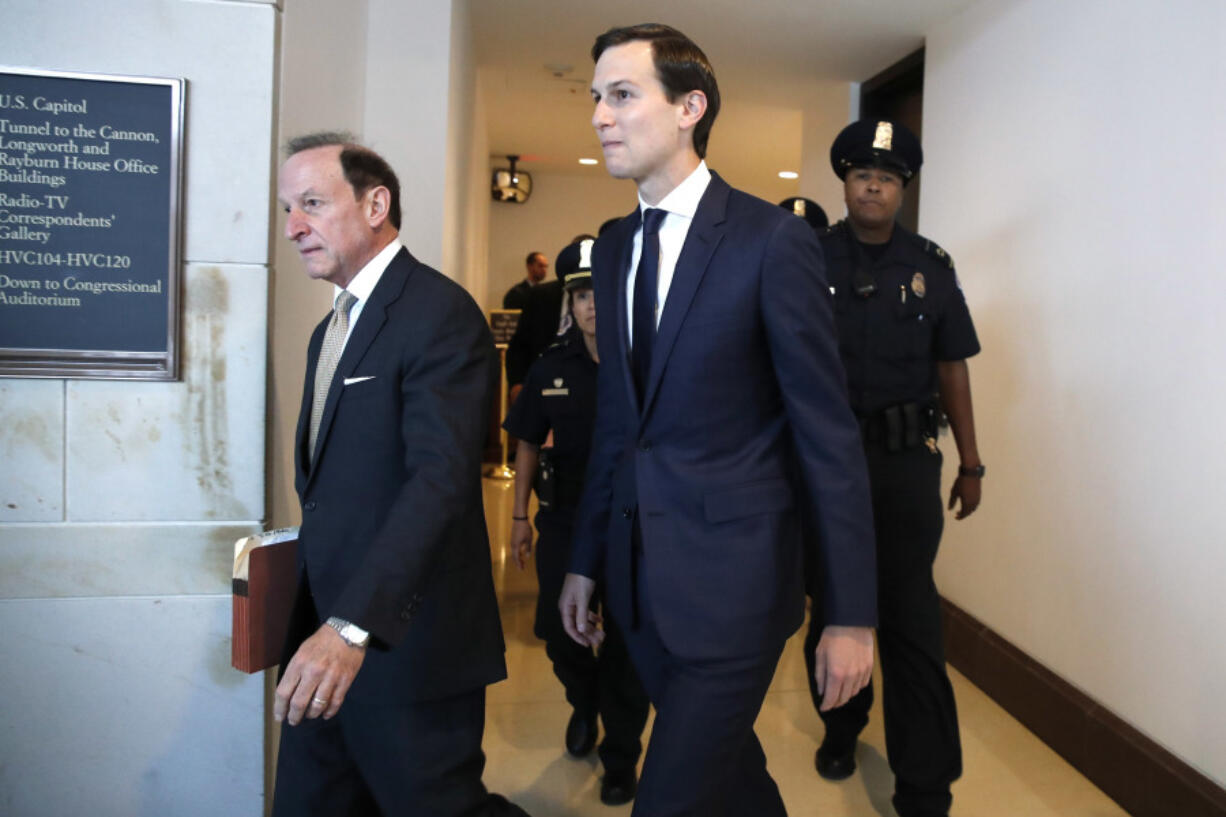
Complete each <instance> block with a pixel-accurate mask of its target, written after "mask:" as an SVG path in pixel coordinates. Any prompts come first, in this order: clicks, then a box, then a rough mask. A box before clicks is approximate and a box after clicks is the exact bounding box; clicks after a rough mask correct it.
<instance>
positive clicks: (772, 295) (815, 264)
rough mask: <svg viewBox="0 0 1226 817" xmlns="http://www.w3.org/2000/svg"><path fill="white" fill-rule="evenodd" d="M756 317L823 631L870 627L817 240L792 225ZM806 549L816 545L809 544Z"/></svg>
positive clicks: (864, 543)
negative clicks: (788, 445) (815, 572)
mask: <svg viewBox="0 0 1226 817" xmlns="http://www.w3.org/2000/svg"><path fill="white" fill-rule="evenodd" d="M763 265H764V266H763V270H762V289H761V295H760V297H761V308H762V313H763V315H764V316H765V324H766V327H767V340H768V343H769V344H770V353H771V359H772V363H773V365H774V368H775V374H776V378H777V380H778V383H779V388H780V392H781V395H782V398H783V401H784V407H785V410H786V412H787V416H788V421H789V424H790V425H791V428H792V434H793V437H794V441H795V446H796V453H797V463H798V466H799V469H800V472H801V475H802V476H803V482H804V491H805V493H804V496H805V497H806V500H807V501H806V502H805V504H806V505H807V510H808V512H809V513H810V517H811V522H812V527H813V530H814V532H815V536H813V535H810V536H807V537H806V540H807V541H806V544H805V546H806V547H807V548H816V549H817V553H816V554H814V553H809V554H808V556H809V557H810V558H813V557H814V556H816V558H817V560H818V561H816V562H815V564H819V565H821V568H822V570H821V574H822V579H823V581H824V589H825V593H824V598H825V603H826V611H825V612H826V621H827V622H828V623H830V624H836V625H844V626H874V625H875V624H876V621H877V592H876V587H877V581H876V553H875V550H876V547H875V544H874V537H873V522H872V508H871V504H870V498H869V487H868V471H867V467H866V466H865V462H864V452H863V449H862V447H861V443H860V432H859V428H858V426H857V424H856V421H855V417H854V416H853V415H852V412H851V408H850V404H849V401H848V396H847V379H846V375H845V374H844V371H843V364H842V361H841V360H840V358H839V347H838V339H837V337H836V335H835V326H834V318H833V314H832V310H831V303H830V294H829V293H830V290H829V287H828V285H827V283H826V276H825V265H824V263H823V261H822V254H821V249H820V247H819V245H818V243H817V238H816V236H814V234H813V230H812V228H810V227H809V226H808V225H807V224H806V223H805V222H804V221H803V220H802V219H798V218H786V219H780V221H779V223H778V225H777V227H776V228H775V231H774V234H773V235H772V236H771V239H770V241H769V243H768V245H767V251H766V255H765V258H764V260H763ZM815 540H816V541H815Z"/></svg>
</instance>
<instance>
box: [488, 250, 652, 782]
mask: <svg viewBox="0 0 1226 817" xmlns="http://www.w3.org/2000/svg"><path fill="white" fill-rule="evenodd" d="M592 243H593V242H592V240H590V239H587V240H584V241H582V242H579V243H575V244H571V245H570V246H568V247H567V248H566V249H564V250H562V252H561V254H560V255H559V256H558V259H557V263H556V264H555V265H554V266H555V268H556V270H557V273H558V277H559V278H560V279H561V283H562V285H563V286H564V288H565V292H566V301H565V305H566V309H565V310H564V311H563V313H562V326H561V327H560V328H559V331H558V335H559V337H558V339H557V341H556V342H555V343H554V344H553V345H552V346H550V347H549V348H548V349H546V350H545V352H544V353H542V354H541V356H540V357H539V358H537V359H536V362H535V363H533V364H532V366H531V368H529V369H528V373H527V375H526V377H525V378H524V386H523V390H522V391H521V392H520V395H519V398H518V399H517V400H516V401H515V403H514V404H513V405H512V406H511V410H510V412H509V413H508V415H507V419H506V422H505V423H503V428H505V429H506V430H507V433H509V434H511V435H512V436H515V437H518V438H519V446H518V449H517V451H516V454H515V502H514V505H513V510H512V517H511V518H512V522H511V547H512V549H513V551H514V555H515V561H516V562H517V563H518V565H519V567H520V568H521V569H523V568H524V567H525V566H526V564H527V560H528V559H529V557H530V556H531V554H532V527H531V525H529V524H528V500H529V494H530V492H531V489H532V487H533V486H534V483H535V488H536V491H537V499H538V503H539V506H540V510H539V512H538V513H537V515H536V529H537V531H538V532H539V533H540V541H539V542H538V544H537V549H536V575H537V580H538V583H539V585H540V592H539V594H538V596H537V605H536V621H535V624H534V628H533V630H534V632H535V634H536V636H537V638H540V639H542V640H543V641H544V642H545V653H546V655H548V656H549V660H550V661H551V662H552V664H553V671H554V674H555V675H557V677H558V680H559V681H561V682H562V686H563V687H565V689H566V700H567V701H569V702H570V704H571V706H572V707H574V713H573V714H572V715H571V718H570V722H569V724H568V725H567V727H566V750H567V751H568V752H570V754H572V755H574V756H575V757H583V756H584V755H586V754H588V753H589V752H590V751H591V750H592V747H593V746H594V745H595V743H596V736H597V715H598V714H599V716H600V720H602V721H604V727H605V737H604V741H603V742H602V743H601V744H600V750H599V753H600V760H601V763H603V764H604V769H605V776H604V779H603V780H602V781H601V786H600V799H601V801H602V802H604V803H606V804H608V805H620V804H622V803H627V802H629V801H630V800H632V799H633V798H634V794H635V791H636V790H637V787H638V781H637V778H636V775H635V765H636V764H637V763H638V759H639V754H640V753H641V751H642V744H641V740H640V738H641V736H642V733H643V727H644V726H645V725H646V723H647V713H648V708H649V706H650V704H649V701H648V699H647V693H646V692H645V691H644V690H643V687H642V684H641V683H640V682H639V679H638V676H637V675H636V674H635V671H634V666H633V665H632V664H631V662H630V656H629V653H627V651H626V644H625V641H624V640H623V639H622V636H621V633H620V632H619V631H618V629H617V626H616V624H615V623H614V622H613V621H612V620H610V619H609V618H608V617H607V614H606V617H605V620H604V628H605V633H606V637H605V640H604V643H603V644H602V645H601V647H600V651H599V654H597V653H594V652H593V651H592V649H591V648H590V647H584V646H581V645H579V644H577V643H576V642H574V641H572V640H571V639H570V637H568V636H567V635H566V632H565V631H564V630H563V629H562V618H561V614H560V613H559V611H558V596H559V595H560V593H561V591H562V580H563V578H564V577H565V576H566V566H567V564H568V563H569V560H570V541H571V532H572V529H573V527H574V516H575V509H576V507H577V506H578V504H579V497H580V495H581V494H582V492H583V475H584V472H585V470H586V468H587V460H588V453H589V450H590V446H591V440H592V426H593V424H594V423H595V419H596V366H597V363H598V357H597V354H596V306H595V301H594V300H593V296H592V267H591V248H592ZM555 314H556V313H555ZM551 435H552V445H548V443H547V440H548V439H549V438H550V436H551ZM545 446H548V447H545Z"/></svg>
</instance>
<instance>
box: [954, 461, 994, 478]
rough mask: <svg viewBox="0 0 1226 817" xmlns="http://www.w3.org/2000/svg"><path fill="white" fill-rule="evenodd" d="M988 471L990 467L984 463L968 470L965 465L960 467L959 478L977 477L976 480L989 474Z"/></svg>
mask: <svg viewBox="0 0 1226 817" xmlns="http://www.w3.org/2000/svg"><path fill="white" fill-rule="evenodd" d="M987 471H988V467H987V466H986V465H984V464H982V463H980V464H979V465H976V466H975V467H974V468H967V467H966V466H965V465H959V466H958V476H960V477H975V478H976V479H980V478H982V477H983V475H984V474H986V473H987Z"/></svg>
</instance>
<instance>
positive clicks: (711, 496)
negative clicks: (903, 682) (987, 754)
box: [559, 25, 876, 817]
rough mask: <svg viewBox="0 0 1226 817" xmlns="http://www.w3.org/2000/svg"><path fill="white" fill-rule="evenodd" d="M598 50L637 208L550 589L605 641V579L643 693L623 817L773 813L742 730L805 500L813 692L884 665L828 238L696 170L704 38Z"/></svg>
mask: <svg viewBox="0 0 1226 817" xmlns="http://www.w3.org/2000/svg"><path fill="white" fill-rule="evenodd" d="M592 56H593V58H594V59H595V60H596V70H595V75H594V77H593V80H592V96H593V99H594V100H595V103H596V107H595V112H594V114H593V117H592V124H593V125H594V126H595V128H596V133H597V135H598V137H599V138H600V142H601V146H602V147H603V149H604V155H605V162H606V164H607V166H608V168H609V172H610V173H611V174H612V175H613V176H616V177H618V178H631V179H634V180H635V182H636V183H637V185H638V192H639V203H640V208H639V210H638V211H636V212H635V213H633V214H631V215H630V216H628V217H627V218H625V219H623V220H622V222H621V223H620V224H618V225H616V226H615V227H613V228H612V229H610V230H609V231H608V232H607V233H605V234H604V235H603V236H602V237H601V238H600V240H599V241H598V242H597V243H596V247H595V251H594V253H593V258H592V271H593V278H594V281H595V291H596V301H597V303H599V304H601V305H602V307H601V310H602V314H603V315H605V316H606V318H605V319H602V320H601V321H600V322H599V323H598V324H597V339H598V346H599V350H600V360H601V366H600V373H599V385H598V389H599V396H598V401H597V405H598V410H597V419H596V432H595V436H594V437H593V447H592V456H591V460H590V463H591V465H590V467H589V470H588V476H587V483H586V490H585V494H584V498H583V501H582V504H581V505H580V508H579V512H578V515H577V524H576V535H575V541H574V543H573V557H572V560H571V571H572V572H571V574H570V575H568V576H567V579H566V583H565V585H564V587H563V591H562V597H561V600H560V602H559V604H560V606H561V609H562V613H563V620H564V622H565V624H566V626H567V629H568V632H569V633H570V634H571V636H572V637H573V638H575V639H576V640H578V641H580V642H581V643H594V642H597V641H599V638H600V632H599V630H598V629H596V628H595V615H594V614H592V613H589V611H588V600H589V599H590V597H591V594H592V590H593V588H594V586H595V582H596V580H597V579H600V578H603V579H604V581H605V583H606V596H605V598H606V600H607V604H608V605H609V609H610V610H611V611H612V613H613V617H614V618H615V619H616V620H617V621H618V622H619V623H621V624H622V625H623V629H625V630H627V633H626V638H627V642H628V645H629V648H630V653H631V656H632V658H633V659H634V662H635V666H636V668H637V669H638V671H639V675H640V677H641V678H642V681H643V685H644V687H645V688H646V689H647V692H648V694H649V695H650V697H651V699H652V702H653V703H654V704H655V705H656V710H657V716H656V721H655V725H654V727H653V731H652V736H651V742H650V744H649V746H648V749H647V755H646V759H645V761H644V766H643V775H642V780H641V783H640V788H639V793H638V798H637V800H636V801H635V809H634V813H635V814H636V815H650V817H674V816H675V815H694V817H699V815H701V817H711V815H735V816H736V817H740V815H755V817H777V815H783V814H785V813H786V811H785V809H784V805H783V801H782V799H781V798H780V796H779V791H778V789H777V788H776V786H775V783H774V781H773V780H772V779H771V777H770V774H769V773H768V772H767V770H766V759H765V757H764V755H763V752H762V748H761V745H760V744H759V743H758V740H757V738H756V736H755V735H754V733H753V723H754V719H755V718H756V716H757V714H758V711H759V709H760V707H761V705H762V701H763V698H764V697H765V694H766V690H767V687H768V686H769V684H770V681H771V677H772V676H773V674H774V671H775V665H776V663H777V662H778V659H779V656H780V653H781V652H782V650H783V645H784V642H785V641H786V639H787V638H788V636H789V635H790V634H791V633H792V632H793V631H795V630H796V628H797V627H798V626H799V625H800V623H801V620H802V619H803V617H804V587H803V573H804V571H803V569H802V562H803V552H804V551H803V549H804V547H805V543H806V542H809V541H812V540H813V538H812V537H806V536H804V535H802V523H803V522H804V521H805V519H804V517H806V516H809V515H811V516H812V518H813V522H814V524H815V525H816V530H817V533H818V534H819V537H818V541H820V543H821V551H820V557H821V559H822V563H823V565H824V566H825V567H826V571H825V575H826V576H827V579H828V586H827V590H828V593H827V594H826V596H825V599H826V603H827V610H826V619H825V620H826V621H827V622H828V626H827V627H826V629H825V631H824V632H823V635H822V638H821V641H820V643H819V645H818V646H817V648H816V652H817V675H818V677H817V683H818V685H819V686H820V687H821V688H822V690H823V691H824V694H825V696H826V698H825V702H824V705H825V706H827V707H830V706H837V705H839V704H840V703H842V702H844V701H846V700H847V699H848V698H849V697H850V696H851V695H853V694H854V693H855V692H856V691H858V690H859V689H860V688H862V687H863V686H864V684H865V683H867V682H868V679H869V676H870V674H871V670H872V663H873V647H872V631H871V629H870V628H871V627H872V625H873V624H874V622H875V617H876V611H875V593H874V589H875V585H874V559H873V531H872V519H871V514H870V508H869V494H868V481H867V476H866V473H865V466H864V456H863V453H862V452H861V450H860V438H859V431H858V428H857V426H856V423H855V420H854V418H853V417H852V414H851V412H850V410H849V409H848V407H847V396H846V385H845V378H844V375H843V369H842V366H841V365H840V363H839V356H838V344H837V342H836V339H835V335H834V325H833V321H832V317H831V308H830V294H829V291H828V290H827V288H826V284H825V282H824V280H823V278H822V260H821V254H820V251H819V249H818V245H817V241H816V238H815V237H814V235H813V231H812V230H811V229H810V228H809V227H808V226H807V225H806V224H805V223H804V222H803V221H801V220H800V219H797V218H793V217H792V216H791V215H790V214H788V213H786V212H784V211H783V210H782V209H780V208H779V207H777V206H775V205H773V204H770V203H768V202H765V201H761V200H759V199H755V198H753V197H752V196H748V195H746V194H744V193H741V192H739V191H736V190H733V189H732V188H730V187H729V186H728V185H727V184H726V183H725V182H724V181H723V180H722V179H720V178H719V177H718V176H716V175H714V174H713V173H711V172H710V171H709V170H708V169H707V166H706V163H705V162H704V161H703V156H705V154H706V145H707V137H708V135H709V132H710V129H711V122H712V120H713V119H714V118H715V114H716V112H717V111H718V108H719V89H718V87H717V85H716V83H715V76H714V73H713V72H712V70H711V67H710V64H709V63H708V61H707V59H706V56H705V55H704V54H703V53H702V51H701V50H700V49H699V48H698V47H697V46H696V45H695V44H694V43H693V42H691V41H690V40H689V39H688V38H686V37H685V36H684V35H683V34H681V33H680V32H678V31H676V30H674V29H671V28H668V27H667V26H659V25H643V26H635V27H632V28H626V29H613V30H611V31H609V32H607V33H605V34H604V35H602V36H601V37H600V38H598V39H597V41H596V45H595V47H594V48H593V50H592ZM625 625H629V626H628V627H626V626H625Z"/></svg>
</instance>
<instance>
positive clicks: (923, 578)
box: [805, 120, 984, 817]
mask: <svg viewBox="0 0 1226 817" xmlns="http://www.w3.org/2000/svg"><path fill="white" fill-rule="evenodd" d="M830 161H831V164H832V165H833V166H834V172H835V173H836V174H837V175H838V176H839V178H841V179H843V191H844V199H845V201H846V203H847V212H848V216H847V219H845V220H844V221H840V222H839V223H837V224H835V225H834V226H833V227H830V228H829V229H828V230H826V231H825V232H824V234H823V235H822V236H821V238H820V240H821V244H822V249H823V251H824V253H825V256H826V274H827V277H828V279H829V282H830V284H831V287H830V288H831V293H832V295H833V299H834V310H835V320H836V324H837V327H838V333H839V347H840V354H841V357H842V359H843V365H844V367H845V368H846V370H847V380H848V392H849V394H850V397H851V405H852V409H853V410H854V411H855V414H856V416H857V418H858V419H859V421H860V429H861V434H862V436H863V440H864V452H865V457H866V459H867V461H868V470H869V479H870V483H871V486H872V497H873V517H874V522H875V525H876V532H877V572H878V577H877V581H878V584H877V587H878V590H877V595H878V614H879V615H878V622H879V623H878V631H877V643H878V649H879V651H880V655H881V675H882V704H883V709H884V715H885V736H886V751H887V754H888V757H889V762H890V768H891V769H892V770H893V772H894V776H895V793H894V807H895V808H896V809H897V811H898V814H899V817H937V816H938V815H947V814H948V812H949V807H950V803H951V802H952V795H951V794H950V784H951V783H952V782H953V781H954V780H956V779H957V778H958V777H959V776H960V775H961V773H962V750H961V743H960V740H959V736H958V716H957V711H956V709H955V705H954V695H953V689H952V687H951V686H950V683H949V677H948V675H947V674H946V671H945V654H944V649H943V646H942V639H941V610H940V600H939V597H938V596H937V590H936V585H935V584H934V583H933V576H932V566H933V562H934V560H935V559H936V555H937V547H938V545H939V544H940V540H941V529H942V527H943V525H944V511H943V509H942V507H941V504H942V503H941V496H940V485H941V461H942V454H941V451H940V449H938V448H937V431H938V424H939V421H940V418H941V415H942V411H943V412H944V415H945V416H946V417H948V419H949V426H950V428H951V429H952V431H953V436H954V441H955V443H956V444H957V449H958V457H959V460H960V463H961V464H960V465H959V468H958V477H957V479H956V480H955V481H954V485H953V490H952V492H951V494H950V497H949V507H950V508H951V509H952V508H954V507H955V506H957V505H959V503H960V507H959V509H958V512H957V515H956V518H958V519H963V518H965V517H966V516H968V515H970V514H971V513H973V512H974V510H975V508H976V507H977V506H978V505H979V497H980V483H981V481H982V479H983V475H984V466H983V463H982V461H981V460H980V459H979V452H978V449H977V448H976V444H975V423H974V417H973V413H972V409H971V392H970V379H969V376H968V372H967V366H966V358H968V357H971V356H972V355H974V354H976V353H977V352H978V351H979V341H978V339H977V338H976V335H975V328H974V326H973V325H972V323H971V316H970V313H969V311H968V310H967V306H966V300H965V298H963V295H962V290H961V288H960V286H959V283H958V278H957V276H956V275H955V273H954V264H953V260H952V259H951V258H950V257H949V255H948V254H947V253H946V252H945V251H944V250H942V249H941V248H940V247H938V246H937V245H936V244H934V243H933V242H931V241H929V240H928V239H926V238H923V237H922V236H919V235H916V234H914V233H911V232H909V231H907V230H905V229H904V228H903V227H901V226H899V225H898V224H896V223H895V216H896V215H897V213H898V209H899V207H900V206H901V204H902V199H903V192H904V188H905V187H906V185H907V183H908V182H909V181H910V180H911V178H912V177H913V176H914V175H915V173H916V172H917V171H918V170H919V169H920V165H921V163H922V162H923V153H922V151H921V149H920V144H919V140H917V139H916V138H915V135H914V134H912V133H911V132H910V131H909V130H907V129H906V128H905V127H904V126H902V125H900V124H898V123H895V122H889V121H876V120H872V121H869V120H864V121H860V122H855V123H853V124H851V125H849V126H848V127H846V128H845V129H844V130H843V131H842V133H840V134H839V135H838V137H837V138H836V139H835V141H834V145H833V146H832V147H831V149H830ZM816 569H820V568H814V569H812V570H811V571H810V573H811V576H810V582H809V584H810V588H811V593H812V594H813V595H814V599H813V600H814V603H813V615H812V620H811V623H810V627H809V631H808V636H807V639H806V644H805V656H806V658H807V659H808V661H809V663H810V666H809V686H810V692H811V694H812V695H813V702H814V704H815V705H817V704H818V702H819V701H820V696H818V694H817V690H816V689H814V684H813V666H812V661H813V658H812V656H813V648H814V647H815V646H816V644H817V640H818V637H819V636H820V634H821V631H822V626H823V612H822V610H823V606H822V599H821V598H820V590H819V588H820V587H821V583H820V582H818V581H814V580H813V577H812V573H813V572H814V570H816ZM872 698H873V688H872V686H871V685H870V686H868V687H866V688H865V689H864V690H862V691H861V692H860V693H859V694H858V695H856V696H855V697H854V698H852V699H851V701H849V702H848V703H847V704H845V705H844V706H842V707H839V708H838V709H834V710H831V711H828V712H820V713H819V714H820V715H821V717H822V720H823V721H824V722H825V725H826V735H825V738H824V740H823V741H822V744H821V747H820V748H819V749H818V750H817V758H816V765H817V771H818V773H819V774H820V775H821V776H822V777H824V778H826V779H827V780H842V779H844V778H846V777H849V776H851V775H852V774H853V773H854V772H855V769H856V761H855V746H856V740H857V736H858V735H859V734H860V731H861V730H862V729H863V728H864V726H865V724H866V723H867V722H868V712H869V706H870V705H871V703H872Z"/></svg>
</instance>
